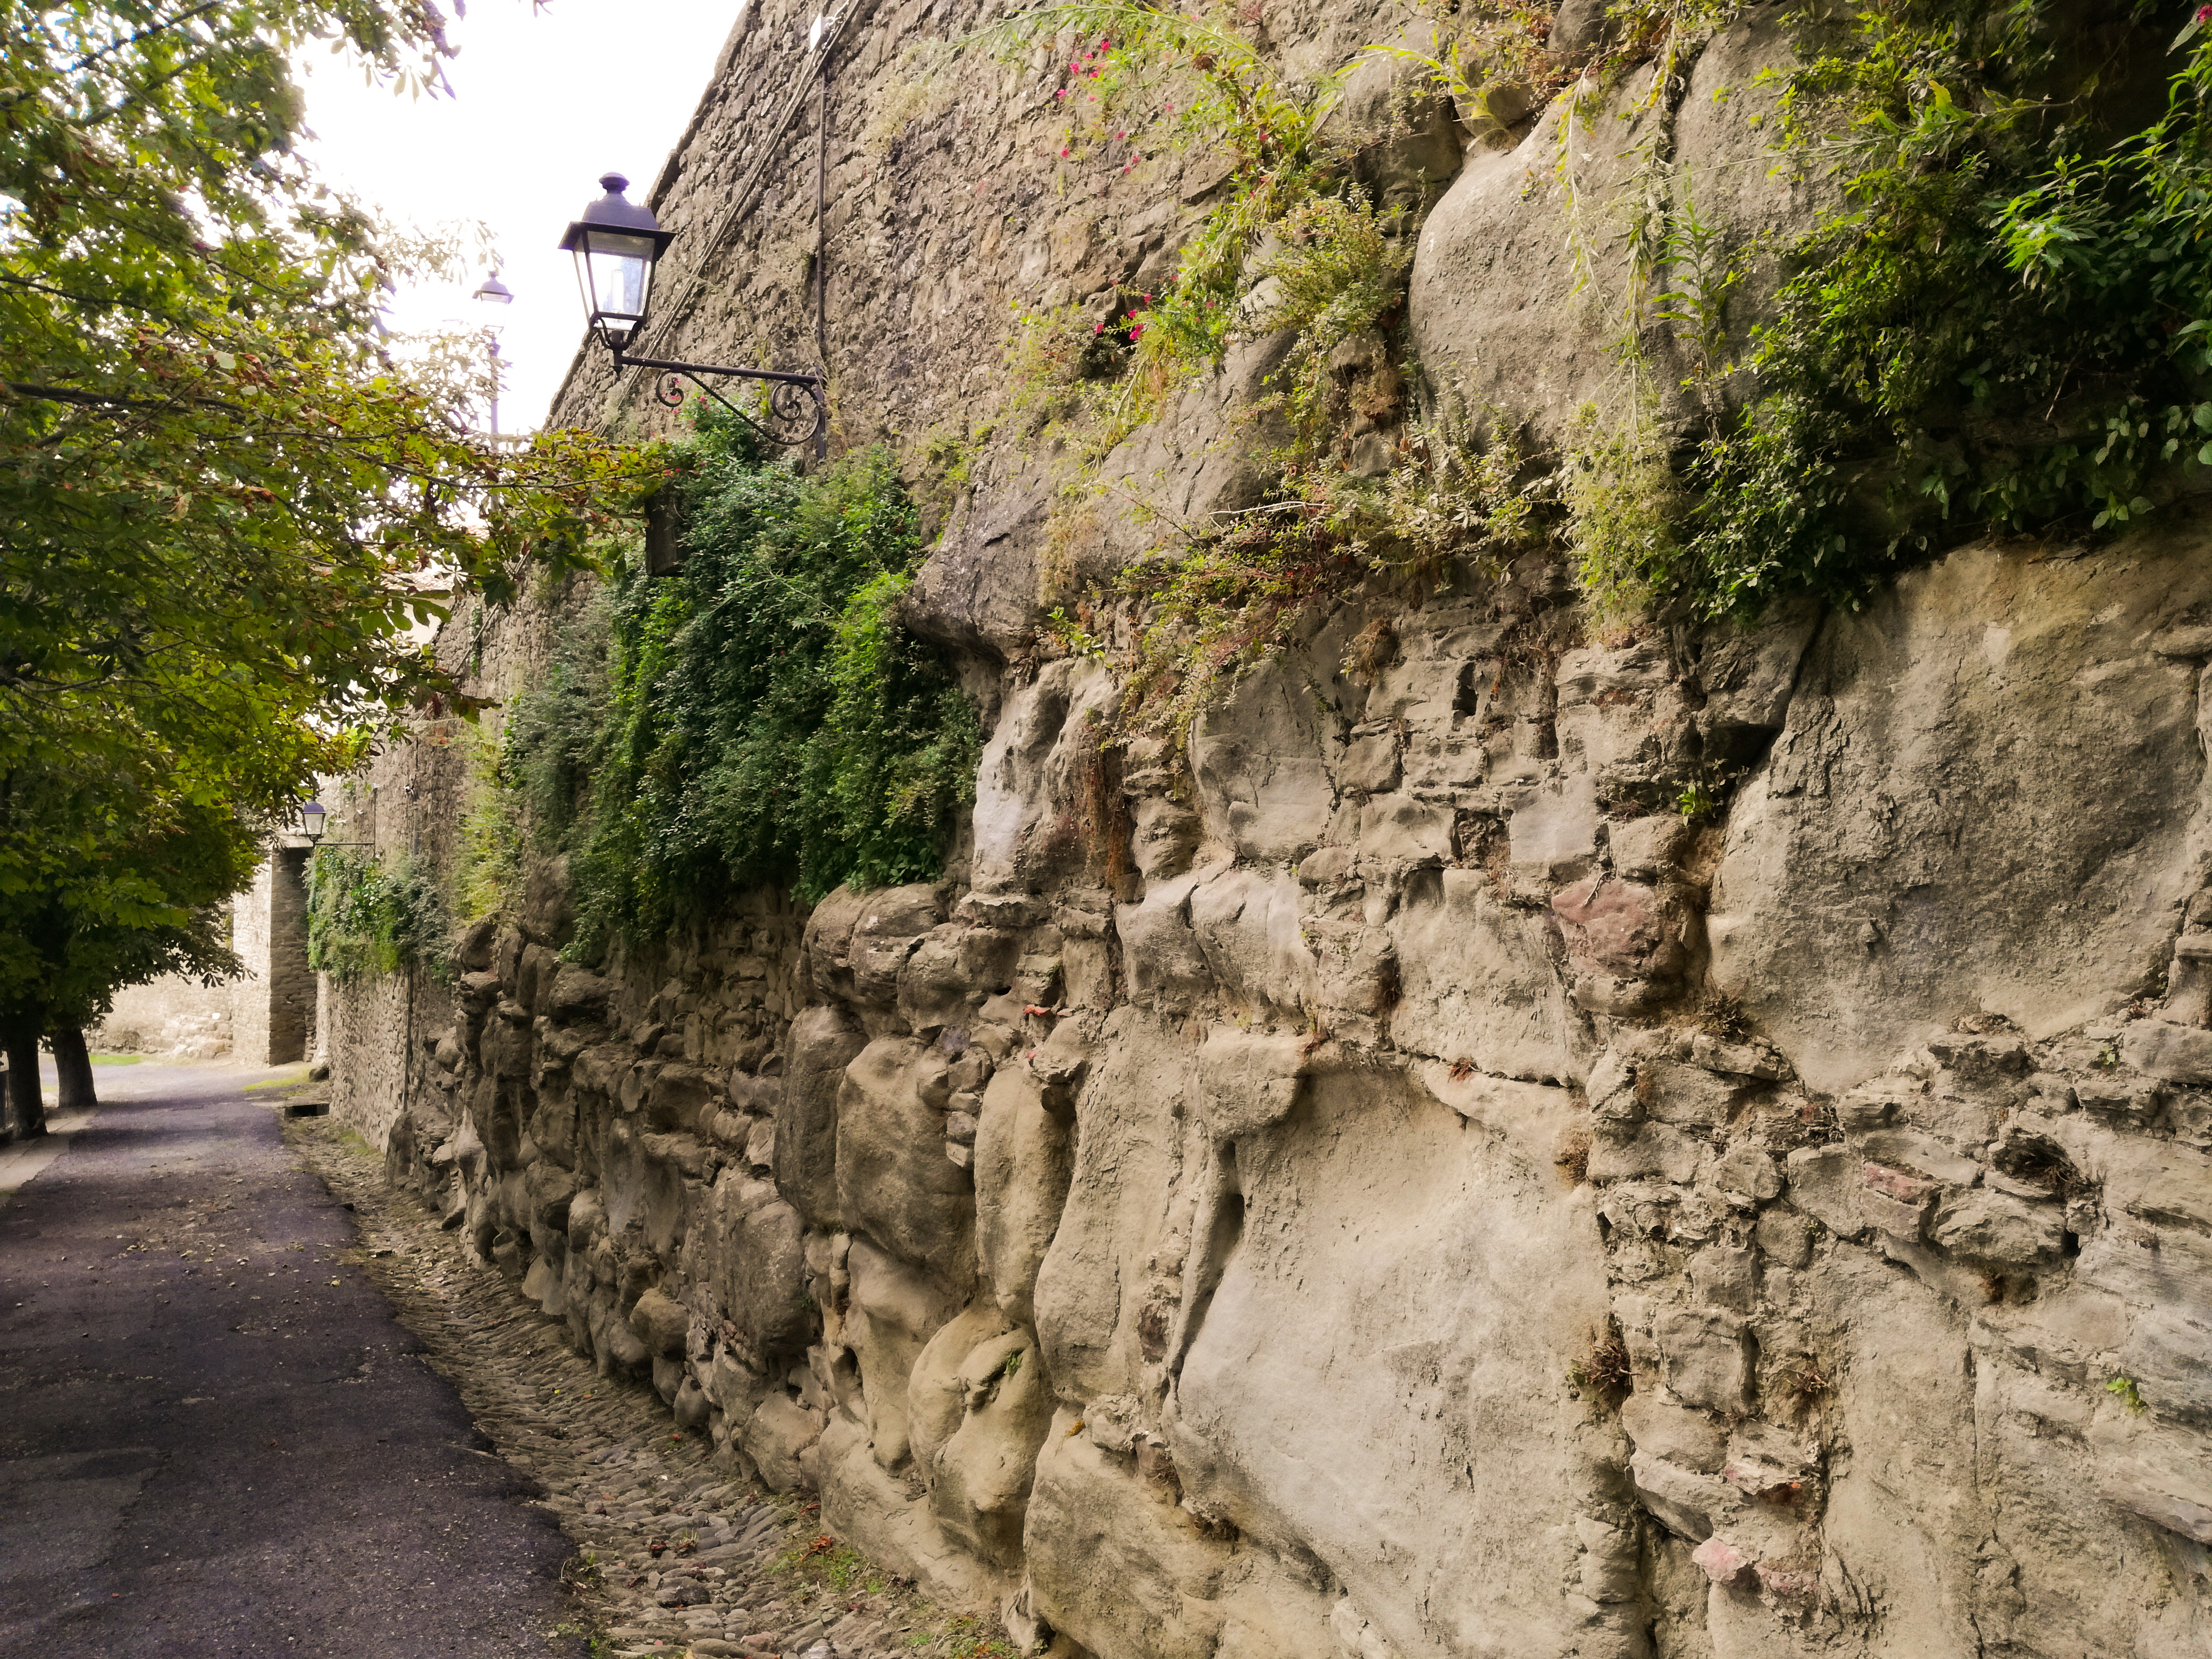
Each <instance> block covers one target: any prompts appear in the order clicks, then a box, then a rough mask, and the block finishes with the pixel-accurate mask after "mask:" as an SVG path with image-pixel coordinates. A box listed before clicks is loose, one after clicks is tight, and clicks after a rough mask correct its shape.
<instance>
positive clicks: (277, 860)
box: [231, 838, 316, 1066]
mask: <svg viewBox="0 0 2212 1659" xmlns="http://www.w3.org/2000/svg"><path fill="white" fill-rule="evenodd" d="M231 948H232V949H233V950H234V951H237V952H238V956H239V959H240V961H241V962H243V963H245V964H246V971H245V972H244V973H243V974H242V975H240V976H239V978H238V979H237V980H235V981H233V983H232V986H231V1010H232V1012H231V1045H232V1048H233V1051H234V1053H235V1054H237V1055H238V1057H239V1058H240V1059H241V1060H246V1061H249V1062H250V1063H252V1064H253V1065H256V1066H282V1065H284V1064H287V1063H288V1062H289V1061H292V1060H304V1059H306V1058H307V1049H308V1047H309V1043H310V1040H311V1038H312V1036H313V1027H314V1022H315V1008H316V986H315V975H314V974H313V971H312V970H311V969H309V968H308V966H307V845H306V843H305V842H299V843H298V844H290V838H285V839H283V840H280V841H279V842H276V844H275V845H273V846H271V847H270V849H269V855H268V856H267V857H266V858H265V859H264V860H262V862H261V866H260V868H258V870H256V871H255V872H253V885H252V886H251V887H250V888H248V889H247V890H246V891H245V892H243V893H241V894H240V895H239V896H238V898H237V900H236V901H235V903H234V907H233V909H232V922H231Z"/></svg>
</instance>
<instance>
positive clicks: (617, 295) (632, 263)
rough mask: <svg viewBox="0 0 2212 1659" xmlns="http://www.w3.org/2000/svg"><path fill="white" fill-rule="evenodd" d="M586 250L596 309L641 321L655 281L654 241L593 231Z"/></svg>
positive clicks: (615, 232) (593, 301) (605, 231)
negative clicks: (646, 297)
mask: <svg viewBox="0 0 2212 1659" xmlns="http://www.w3.org/2000/svg"><path fill="white" fill-rule="evenodd" d="M586 246H588V248H589V257H590V259H591V264H592V305H593V307H594V308H596V309H597V310H599V311H602V312H606V313H611V314H612V315H615V316H620V317H642V316H643V315H644V314H645V296H646V294H647V289H649V287H650V286H651V283H652V280H653V239H652V238H651V237H649V236H625V235H623V234H621V233H620V232H618V231H608V230H594V231H592V232H590V233H589V234H588V237H587V240H586Z"/></svg>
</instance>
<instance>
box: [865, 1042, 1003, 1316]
mask: <svg viewBox="0 0 2212 1659" xmlns="http://www.w3.org/2000/svg"><path fill="white" fill-rule="evenodd" d="M929 1052H930V1051H929V1048H928V1047H927V1045H926V1044H924V1043H922V1042H919V1041H917V1040H916V1039H915V1038H913V1037H898V1036H884V1037H878V1038H877V1039H876V1040H875V1041H874V1042H872V1043H870V1044H869V1045H868V1046H867V1047H866V1048H864V1049H862V1050H861V1051H860V1054H858V1055H857V1056H856V1057H855V1058H854V1060H853V1062H852V1064H851V1065H849V1066H847V1067H846V1068H845V1080H844V1082H843V1084H842V1085H841V1086H840V1087H839V1089H838V1091H837V1143H836V1144H837V1210H838V1214H839V1216H840V1217H841V1218H842V1220H843V1223H844V1225H845V1226H846V1227H847V1228H848V1229H849V1230H850V1231H853V1232H854V1233H865V1234H866V1236H867V1237H870V1238H872V1239H873V1240H874V1241H875V1243H877V1244H878V1246H879V1247H881V1248H882V1249H886V1250H889V1251H890V1252H891V1253H892V1254H893V1255H897V1256H898V1257H900V1258H901V1259H902V1260H903V1261H908V1262H912V1263H915V1264H916V1265H918V1266H919V1265H923V1264H927V1267H928V1268H929V1269H930V1270H931V1271H932V1272H933V1273H935V1274H936V1275H937V1276H939V1278H941V1279H944V1280H945V1282H946V1283H947V1284H950V1285H966V1284H968V1283H969V1280H970V1279H972V1278H973V1276H974V1272H975V1267H974V1259H973V1255H972V1252H973V1248H974V1246H973V1237H974V1234H973V1228H974V1223H975V1198H974V1194H973V1193H972V1191H971V1189H970V1187H969V1179H968V1176H967V1173H966V1171H964V1170H959V1169H956V1168H955V1167H954V1166H953V1165H952V1164H951V1163H949V1162H948V1161H947V1160H946V1158H945V1119H944V1115H943V1114H942V1113H941V1112H939V1111H938V1110H936V1109H933V1107H931V1106H930V1105H929V1104H928V1103H927V1102H926V1101H924V1100H923V1099H922V1097H921V1092H920V1091H919V1090H918V1089H917V1087H916V1086H915V1085H916V1079H915V1073H916V1070H917V1063H918V1062H919V1061H921V1060H923V1059H924V1057H925V1056H927V1054H929Z"/></svg>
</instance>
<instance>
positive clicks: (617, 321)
mask: <svg viewBox="0 0 2212 1659" xmlns="http://www.w3.org/2000/svg"><path fill="white" fill-rule="evenodd" d="M817 171H819V169H817ZM599 184H600V185H601V187H602V188H603V189H605V191H606V194H605V195H604V196H602V197H599V200H598V201H596V202H593V203H592V204H591V205H590V206H589V207H586V209H585V210H584V216H583V217H582V218H580V219H579V220H577V221H576V222H574V224H572V225H570V226H569V227H568V234H566V235H565V236H563V237H562V239H561V246H562V247H563V248H565V249H566V250H568V252H570V253H573V254H574V255H575V256H576V285H577V287H578V288H579V289H580V290H581V291H582V293H583V296H584V313H585V315H586V317H587V318H588V319H590V322H591V327H592V332H593V333H594V334H596V335H598V336H599V340H600V343H602V344H604V345H605V347H606V349H608V350H609V351H610V352H611V353H613V354H614V360H615V368H617V370H620V369H625V368H650V369H658V370H659V371H660V372H661V374H660V380H659V386H657V387H656V389H655V392H654V395H655V396H656V397H658V398H659V399H660V401H661V402H662V403H664V404H667V405H668V406H669V407H670V408H671V409H675V408H679V407H681V406H682V404H683V402H684V392H683V388H682V386H679V385H678V378H679V377H680V378H681V379H683V380H689V381H690V382H691V383H692V384H693V385H694V386H697V387H698V388H699V389H700V390H701V391H702V392H705V393H706V394H707V395H708V397H710V398H713V399H714V401H715V402H716V403H718V404H721V406H722V407H723V408H724V409H726V410H729V411H730V413H731V414H732V415H734V416H737V417H738V419H739V420H741V421H743V422H744V423H745V424H746V425H747V426H749V427H750V428H752V429H753V430H754V431H756V432H757V433H759V434H760V435H761V436H762V437H763V438H765V439H767V440H768V441H769V442H770V443H776V444H788V445H797V444H803V443H806V442H809V441H811V442H812V443H813V444H814V446H815V453H816V454H817V455H820V456H826V455H827V453H828V443H829V398H828V397H827V396H826V395H825V393H826V392H827V391H828V387H829V382H828V380H825V379H824V378H823V375H822V374H819V373H815V374H803V373H801V374H794V373H792V372H790V371H788V370H785V369H780V368H728V367H726V366H724V365H722V364H719V363H689V362H681V361H678V360H677V359H674V358H668V357H641V356H636V355H635V353H633V352H632V351H631V350H630V345H631V343H632V342H634V341H635V340H636V339H638V338H639V337H640V336H641V333H642V331H643V330H644V326H645V313H646V307H647V305H648V304H649V303H650V301H651V300H652V297H653V265H654V264H655V263H657V262H658V261H659V258H660V256H661V255H662V254H663V253H665V252H667V250H668V245H669V243H670V242H671V241H673V240H675V233H674V232H673V231H667V230H663V229H662V228H660V222H659V220H657V219H655V218H654V217H653V214H652V211H651V210H649V209H647V208H642V207H640V206H639V205H638V204H636V203H635V202H631V201H629V200H627V199H625V198H624V197H623V191H625V190H627V189H629V179H625V178H623V176H622V174H620V173H605V174H603V175H601V177H600V179H599ZM821 216H822V204H821V201H820V193H819V191H817V199H816V201H815V219H816V237H817V242H818V241H819V240H820V229H821V226H820V220H821ZM815 264H816V282H817V289H818V286H819V284H820V282H821V259H820V254H819V251H818V249H817V257H816V261H815ZM818 310H819V306H818V304H817V312H818ZM815 334H816V341H817V345H819V343H820V341H821V336H822V328H821V325H820V323H819V320H818V319H817V325H816V329H815ZM709 375H712V376H714V378H715V379H717V380H720V379H728V378H732V377H734V378H736V379H739V380H761V381H765V382H766V383H767V386H768V397H767V398H766V400H765V401H766V408H765V409H764V410H755V411H754V412H755V413H756V414H758V415H760V416H761V419H759V420H756V419H754V418H753V416H752V415H750V414H747V413H746V412H745V411H744V410H741V409H739V408H738V406H737V405H736V404H733V403H732V402H731V401H730V400H729V399H728V398H725V397H724V396H723V395H722V394H721V393H720V392H718V391H716V390H715V389H714V386H712V385H710V384H709V383H708V379H707V377H708V376H709Z"/></svg>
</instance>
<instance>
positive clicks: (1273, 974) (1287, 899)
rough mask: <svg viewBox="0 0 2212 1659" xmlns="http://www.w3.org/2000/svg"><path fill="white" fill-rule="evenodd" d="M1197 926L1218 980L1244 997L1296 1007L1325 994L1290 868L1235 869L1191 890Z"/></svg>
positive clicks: (1238, 998)
mask: <svg viewBox="0 0 2212 1659" xmlns="http://www.w3.org/2000/svg"><path fill="white" fill-rule="evenodd" d="M1190 925H1191V932H1192V933H1193V934H1194V936H1195V937H1196V939H1197V940H1198V945H1199V949H1200V951H1202V952H1203V953H1204V955H1205V957H1206V967H1207V968H1208V969H1210V970H1211V972H1212V975H1213V979H1214V981H1215V983H1216V984H1218V986H1219V987H1221V990H1222V992H1223V993H1224V994H1225V995H1226V996H1228V997H1229V998H1230V999H1231V1000H1232V1001H1233V1002H1235V1003H1236V1004H1237V1005H1239V1006H1243V1007H1246V1008H1254V1007H1259V1008H1273V1009H1277V1010H1279V1011H1281V1012H1285V1013H1288V1014H1296V1013H1297V1012H1299V1011H1301V1010H1303V1009H1306V1008H1310V1007H1312V1006H1314V1005H1315V1003H1316V1000H1318V998H1319V994H1320V986H1319V981H1318V973H1317V969H1316V963H1315V962H1314V957H1313V952H1312V951H1310V950H1309V949H1307V948H1306V944H1305V941H1304V939H1303V938H1302V937H1301V935H1300V932H1299V927H1298V884H1297V878H1295V877H1293V876H1291V874H1290V873H1289V872H1287V871H1276V872H1268V873H1263V872H1260V871H1257V870H1242V869H1239V870H1228V871H1225V872H1222V873H1221V874H1220V875H1218V876H1216V877H1215V878H1213V879H1212V880H1211V881H1205V882H1201V883H1200V884H1199V885H1198V886H1197V887H1196V888H1195V889H1194V890H1193V891H1192V893H1191V896H1190Z"/></svg>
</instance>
